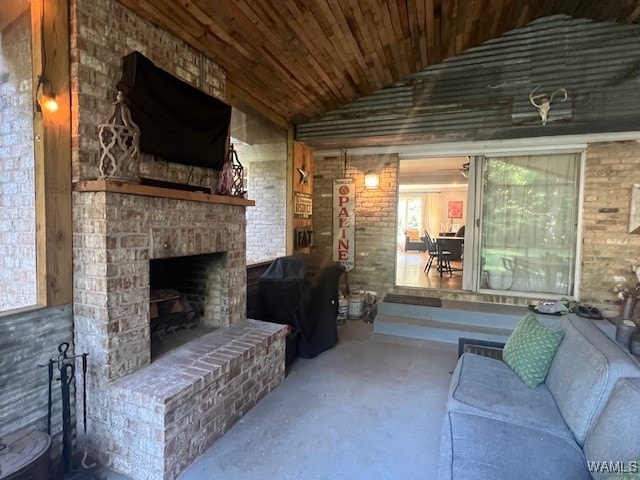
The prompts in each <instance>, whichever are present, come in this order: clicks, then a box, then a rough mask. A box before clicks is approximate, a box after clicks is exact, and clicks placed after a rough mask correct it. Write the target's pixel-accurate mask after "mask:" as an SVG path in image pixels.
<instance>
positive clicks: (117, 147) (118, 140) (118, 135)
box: [98, 91, 140, 183]
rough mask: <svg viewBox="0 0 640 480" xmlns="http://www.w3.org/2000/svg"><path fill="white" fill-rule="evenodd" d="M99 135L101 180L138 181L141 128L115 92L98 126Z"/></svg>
mask: <svg viewBox="0 0 640 480" xmlns="http://www.w3.org/2000/svg"><path fill="white" fill-rule="evenodd" d="M98 137H99V139H100V177H99V179H100V180H106V179H110V180H119V181H123V182H131V183H139V182H140V160H139V158H138V157H139V152H140V150H139V142H140V129H139V128H138V126H137V125H136V124H135V122H134V121H133V120H132V119H131V112H130V111H129V107H127V105H126V103H125V101H124V93H123V92H120V91H119V92H118V95H117V97H116V101H115V102H114V103H113V105H112V106H111V111H110V113H109V116H108V117H107V119H106V121H105V123H102V124H100V125H99V126H98Z"/></svg>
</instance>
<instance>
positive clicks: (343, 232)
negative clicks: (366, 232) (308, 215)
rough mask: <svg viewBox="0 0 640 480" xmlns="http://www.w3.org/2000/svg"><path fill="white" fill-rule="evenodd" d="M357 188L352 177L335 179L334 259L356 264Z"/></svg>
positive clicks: (349, 266) (347, 264) (344, 263)
mask: <svg viewBox="0 0 640 480" xmlns="http://www.w3.org/2000/svg"><path fill="white" fill-rule="evenodd" d="M355 223H356V188H355V184H354V181H353V180H352V179H350V178H339V179H335V180H334V181H333V260H334V261H336V262H339V263H340V264H341V265H342V266H343V267H345V268H346V269H347V270H351V269H352V268H353V267H354V266H355V248H354V247H355V242H354V238H355Z"/></svg>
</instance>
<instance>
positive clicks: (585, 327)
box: [545, 315, 640, 446]
mask: <svg viewBox="0 0 640 480" xmlns="http://www.w3.org/2000/svg"><path fill="white" fill-rule="evenodd" d="M562 329H563V330H564V332H565V335H564V339H563V340H562V343H561V344H560V348H558V351H557V352H556V356H555V358H554V359H553V363H552V364H551V368H550V370H549V375H547V379H546V380H545V383H546V384H547V387H548V388H549V391H550V392H551V394H552V395H553V397H554V398H555V401H556V403H557V405H558V408H559V410H560V413H562V416H563V417H564V421H565V422H566V423H567V425H568V426H569V428H570V429H571V431H572V432H573V434H574V436H575V438H576V440H577V441H578V443H579V444H580V445H581V446H582V444H583V443H584V439H585V436H586V435H587V431H588V430H589V428H590V427H591V426H592V425H593V423H594V422H595V420H596V418H597V417H598V415H599V414H600V412H601V411H602V408H603V407H604V405H605V403H606V401H607V398H608V397H609V393H610V392H611V389H612V388H613V385H614V384H615V382H616V380H617V379H618V378H620V377H638V376H640V369H639V368H638V365H637V364H636V363H635V362H634V361H633V360H632V359H631V357H630V356H629V355H628V354H626V353H625V352H623V351H622V349H621V348H620V347H619V346H618V345H616V344H615V343H614V342H612V341H611V340H610V339H609V338H607V336H606V335H605V334H604V333H603V332H602V331H601V330H600V329H599V328H598V327H596V326H595V325H594V324H593V323H592V322H591V321H590V320H587V319H584V318H581V317H577V316H575V315H567V316H566V317H564V319H563V322H562Z"/></svg>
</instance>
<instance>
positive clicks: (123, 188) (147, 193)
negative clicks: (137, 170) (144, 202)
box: [73, 180, 256, 207]
mask: <svg viewBox="0 0 640 480" xmlns="http://www.w3.org/2000/svg"><path fill="white" fill-rule="evenodd" d="M73 190H74V191H75V192H110V193H122V194H125V195H142V196H144V197H161V198H173V199H175V200H187V201H190V202H201V203H217V204H221V205H237V206H241V207H253V206H254V205H255V204H256V202H255V201H253V200H248V199H246V198H241V197H232V196H226V195H214V194H211V193H202V192H187V191H184V190H175V189H173V188H163V187H152V186H150V185H138V184H135V183H124V182H116V181H113V180H83V181H81V182H76V183H75V184H74V186H73Z"/></svg>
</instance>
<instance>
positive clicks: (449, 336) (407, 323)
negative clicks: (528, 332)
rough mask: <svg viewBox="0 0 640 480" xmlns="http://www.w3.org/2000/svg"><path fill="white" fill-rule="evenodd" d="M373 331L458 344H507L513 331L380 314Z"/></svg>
mask: <svg viewBox="0 0 640 480" xmlns="http://www.w3.org/2000/svg"><path fill="white" fill-rule="evenodd" d="M373 329H374V332H375V333H380V334H384V335H394V336H398V337H408V338H419V339H422V340H432V341H436V342H445V343H456V344H457V343H458V339H460V338H474V339H477V340H488V341H493V342H506V341H507V338H508V337H509V335H510V334H511V332H512V330H513V329H500V328H492V327H486V326H479V325H469V324H462V323H455V322H442V321H437V320H429V319H418V318H412V317H398V316H394V315H384V314H380V313H378V315H377V316H376V318H375V322H374V327H373Z"/></svg>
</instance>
